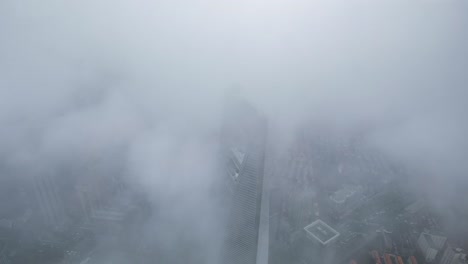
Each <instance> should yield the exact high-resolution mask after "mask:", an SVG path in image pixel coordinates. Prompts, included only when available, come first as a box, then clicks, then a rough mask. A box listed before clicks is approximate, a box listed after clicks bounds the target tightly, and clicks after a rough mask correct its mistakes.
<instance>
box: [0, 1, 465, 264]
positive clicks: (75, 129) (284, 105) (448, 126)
mask: <svg viewBox="0 0 468 264" xmlns="http://www.w3.org/2000/svg"><path fill="white" fill-rule="evenodd" d="M467 14H468V5H467V3H466V2H463V1H457V0H446V1H442V0H410V1H401V0H396V1H390V0H378V1H367V0H352V1H341V0H328V1H327V0H314V1H300V0H292V1H286V0H270V1H266V0H250V1H248V0H239V1H225V0H221V1H214V0H202V1H187V0H174V1H145V0H134V1H130V0H117V1H109V0H99V1H90V0H83V1H58V0H46V1H35V0H2V1H1V2H0V165H1V168H3V169H2V170H4V173H1V175H2V176H1V177H5V178H6V177H10V178H11V177H13V178H22V179H24V180H25V181H26V182H28V181H32V179H33V178H34V177H35V175H36V174H40V173H41V171H44V170H50V169H52V170H53V169H54V168H58V167H60V166H62V164H74V163H77V164H78V163H80V162H81V163H85V162H86V161H87V160H100V159H102V157H103V156H107V155H108V154H109V153H113V152H115V151H118V152H119V153H120V154H119V155H121V156H122V157H121V158H119V161H116V162H115V163H118V164H119V165H121V166H122V168H123V169H122V170H123V171H124V172H125V173H124V174H125V180H126V181H127V182H129V183H130V185H131V186H132V188H134V189H137V190H138V191H139V192H141V193H144V195H146V196H147V197H149V198H148V199H149V201H150V203H151V206H152V207H154V208H158V209H157V211H158V212H159V213H158V214H155V216H151V217H150V220H149V221H147V222H145V223H144V224H143V230H144V231H143V232H141V239H142V241H145V242H147V243H148V244H150V245H151V247H152V248H154V249H155V251H158V250H159V251H160V252H165V253H164V254H165V255H164V256H162V255H161V258H160V259H159V261H160V262H157V263H182V262H184V261H185V262H191V263H217V261H216V258H217V257H219V256H218V255H219V251H220V243H221V242H220V241H222V233H223V232H222V231H220V230H222V228H221V227H222V225H223V221H224V219H222V218H219V217H218V216H217V213H216V212H217V211H218V210H219V208H218V206H219V205H218V204H217V203H216V202H215V201H214V199H213V197H212V193H211V191H210V190H211V189H210V188H211V187H212V185H213V184H214V183H215V182H216V180H217V179H216V177H217V175H218V174H217V173H216V166H217V164H216V162H217V151H218V150H217V148H218V140H219V137H220V135H219V134H220V126H221V124H222V117H223V105H224V103H225V100H226V94H229V93H230V91H232V90H236V91H237V93H239V94H240V95H241V96H242V97H243V98H245V99H246V100H248V101H249V102H250V103H251V104H252V105H253V106H254V107H255V108H256V109H258V110H259V111H260V112H262V113H263V114H264V115H265V116H266V117H267V118H268V122H269V126H270V129H273V130H274V133H273V134H275V136H276V137H277V138H276V139H275V141H274V142H269V143H268V144H273V145H275V144H278V146H281V142H289V140H291V138H293V137H294V135H295V131H296V130H297V128H299V127H301V126H303V125H304V124H322V125H324V126H327V127H330V128H331V129H332V130H333V131H340V133H345V134H346V133H355V132H356V131H364V132H365V133H364V135H365V141H366V142H367V143H368V144H370V145H372V146H373V147H376V148H378V149H379V150H381V151H382V152H384V153H386V155H389V156H390V157H392V158H393V159H395V160H397V161H398V162H401V163H403V164H405V166H407V167H409V168H411V170H412V171H415V173H414V174H412V175H411V177H413V180H412V182H413V186H412V188H414V190H415V191H416V192H421V193H429V194H430V195H428V196H429V197H430V198H431V202H432V203H433V204H435V205H436V206H437V207H438V208H439V209H440V210H442V211H444V210H446V211H447V215H451V214H452V213H451V212H452V209H451V207H456V208H465V209H466V208H467V207H468V204H467V203H466V201H468V199H467V198H466V197H465V196H466V195H465V193H463V190H464V189H466V186H467V183H468V179H467V175H466V173H467V171H468V159H467V157H468V140H467V139H466V135H468V122H467V120H468V119H467V118H466V113H468V89H467V84H468V48H467V47H468V15H467ZM285 144H286V145H287V143H285ZM112 164H114V163H112ZM77 177H79V176H77ZM4 204H5V205H4ZM7 204H8V203H7V202H2V207H1V208H3V206H7ZM8 206H11V205H8ZM2 210H3V209H2ZM444 212H445V211H444ZM449 212H450V213H449ZM2 217H4V216H2ZM453 217H454V218H455V217H456V216H453ZM451 221H452V222H453V221H455V222H457V221H460V223H461V222H463V221H462V220H461V219H458V220H454V219H452V220H451ZM460 225H461V224H460ZM213 230H218V231H213ZM462 231H463V232H466V231H468V230H465V229H464V227H463V230H459V232H462ZM457 232H458V231H457ZM181 241H187V243H189V244H190V243H192V244H194V245H197V246H198V248H191V249H190V250H184V249H183V247H184V245H183V243H184V242H181ZM101 243H107V242H105V241H102V242H101ZM192 244H191V245H192ZM180 249H182V251H184V252H185V254H180V252H179V251H180ZM192 251H193V252H192ZM120 254H121V255H118V254H117V253H115V252H114V251H112V252H109V254H107V255H104V256H102V262H103V263H129V262H130V260H125V253H120ZM115 259H119V260H115ZM119 261H120V262H119Z"/></svg>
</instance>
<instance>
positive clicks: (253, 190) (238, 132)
mask: <svg viewBox="0 0 468 264" xmlns="http://www.w3.org/2000/svg"><path fill="white" fill-rule="evenodd" d="M266 133H267V121H266V119H265V118H264V117H263V116H262V115H260V114H259V113H258V112H257V111H256V110H255V109H254V108H253V107H252V106H251V105H249V104H248V103H247V102H245V101H242V100H240V99H238V98H230V100H229V101H228V102H227V107H226V111H225V116H224V122H223V126H222V133H221V151H222V153H223V155H222V156H223V157H224V168H225V170H224V172H225V173H224V174H223V175H222V177H223V180H222V181H223V182H224V187H225V188H226V192H225V195H226V205H227V207H228V212H227V214H228V216H227V219H228V223H227V230H226V240H225V245H224V249H223V253H222V258H223V260H222V262H223V263H226V264H241V263H242V264H254V263H255V262H256V258H257V245H258V236H259V224H260V205H261V198H262V187H263V173H264V159H265V144H266V142H265V141H266Z"/></svg>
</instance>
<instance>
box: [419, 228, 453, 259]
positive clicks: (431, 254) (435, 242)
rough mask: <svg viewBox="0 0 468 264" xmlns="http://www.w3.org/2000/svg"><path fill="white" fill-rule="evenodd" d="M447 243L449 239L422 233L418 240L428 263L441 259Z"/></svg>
mask: <svg viewBox="0 0 468 264" xmlns="http://www.w3.org/2000/svg"><path fill="white" fill-rule="evenodd" d="M446 242H447V238H446V237H443V236H436V235H432V234H429V233H425V232H423V233H421V235H420V236H419V239H418V247H419V250H420V251H421V254H422V255H423V256H424V258H425V260H426V262H428V263H434V262H435V261H436V260H438V259H440V256H441V253H442V249H443V248H444V246H445V243H446Z"/></svg>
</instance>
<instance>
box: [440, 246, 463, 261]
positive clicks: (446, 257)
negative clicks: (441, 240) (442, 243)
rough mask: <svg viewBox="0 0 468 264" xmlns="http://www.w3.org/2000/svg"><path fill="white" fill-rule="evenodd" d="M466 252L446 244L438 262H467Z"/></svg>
mask: <svg viewBox="0 0 468 264" xmlns="http://www.w3.org/2000/svg"><path fill="white" fill-rule="evenodd" d="M466 257H467V256H466V254H465V253H464V252H463V250H462V249H460V248H454V247H452V246H451V245H447V247H446V248H445V250H444V253H443V255H442V258H441V260H440V262H439V263H440V264H465V263H468V261H467V258H466Z"/></svg>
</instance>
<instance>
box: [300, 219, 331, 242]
mask: <svg viewBox="0 0 468 264" xmlns="http://www.w3.org/2000/svg"><path fill="white" fill-rule="evenodd" d="M304 230H305V231H306V232H307V236H308V237H309V238H310V239H312V240H313V241H316V242H318V243H319V244H321V245H323V246H327V245H329V244H330V243H331V242H333V241H335V240H336V239H337V238H338V237H339V236H340V233H338V231H336V230H335V229H333V228H331V227H330V226H329V225H327V224H326V223H325V222H323V221H322V220H320V219H319V220H316V221H314V222H313V223H311V224H310V225H308V226H306V227H304Z"/></svg>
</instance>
